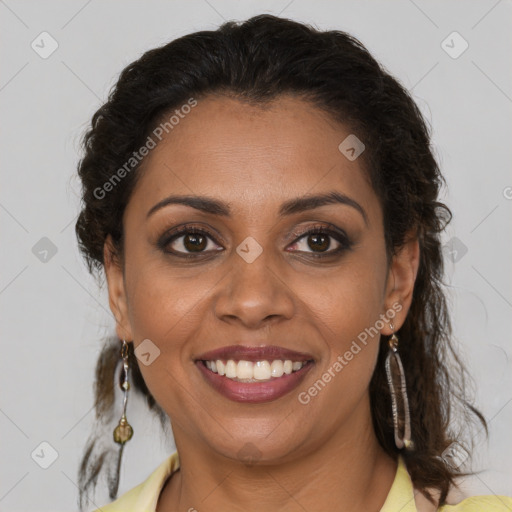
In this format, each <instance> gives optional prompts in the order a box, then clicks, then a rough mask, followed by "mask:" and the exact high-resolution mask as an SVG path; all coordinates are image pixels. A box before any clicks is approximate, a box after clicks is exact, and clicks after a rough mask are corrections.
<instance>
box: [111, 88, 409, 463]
mask: <svg viewBox="0 0 512 512" xmlns="http://www.w3.org/2000/svg"><path fill="white" fill-rule="evenodd" d="M350 133H351V132H350V129H349V128H348V127H345V126H342V125H340V124H337V123H335V122H334V121H332V120H331V119H329V118H328V117H327V116H326V115H325V114H324V113H322V112H321V111H319V110H318V109H316V108H315V107H314V106H312V105H310V104H309V103H306V102H303V101H302V100H300V99H297V98H292V97H281V98H279V99H278V100H277V101H274V102H273V103H272V104H271V105H270V106H267V107H266V108H261V107H256V106H249V105H247V104H243V103H240V102H238V101H237V100H234V99H228V98H225V97H213V96H211V97H207V98H205V99H202V100H200V101H199V102H198V104H197V106H195V107H194V108H193V109H192V110H191V112H190V113H188V114H187V115H186V116H184V118H183V119H180V121H179V124H177V125H175V126H174V128H173V130H172V131H170V133H169V134H168V135H167V136H166V137H165V138H164V139H163V140H162V142H160V143H159V144H158V145H157V147H156V148H154V149H153V150H151V152H150V154H149V155H148V156H147V157H146V159H145V160H144V163H143V165H144V170H143V173H142V175H141V179H140V180H139V182H138V184H137V186H136V188H135V190H134V192H133V195H132V196H131V198H130V201H129V203H128V205H127V207H126V211H125V214H124V219H123V226H124V231H125V245H124V251H125V253H124V263H123V265H122V266H119V265H117V264H116V263H115V261H114V260H113V259H112V258H111V257H110V254H111V253H110V251H111V243H110V239H108V240H107V242H106V244H105V265H106V272H107V279H108V285H109V296H110V305H111V308H112V310H113V312H114V314H115V316H116V319H117V321H118V324H117V332H118V336H119V337H120V339H122V338H124V339H126V340H128V341H131V340H133V342H134V346H135V350H136V353H137V354H138V355H139V359H140V361H139V366H140V369H141V371H142V374H143V377H144V380H145V381H146V384H147V385H148V388H149V389H150V391H151V393H152V394H153V396H154V397H155V399H156V400H157V402H158V403H159V404H160V405H161V406H162V407H163V409H164V410H165V411H166V412H167V414H168V415H169V417H170V418H171V422H172V426H173V430H174V434H175V439H176V443H177V446H178V447H179V446H180V444H181V445H183V446H185V445H187V444H188V445H189V446H193V447H197V448H199V449H201V450H202V452H203V453H208V452H209V453H212V454H213V453H216V454H221V455H223V456H226V457H228V458H232V459H240V458H244V457H245V456H246V455H249V456H251V453H250V452H251V451H252V452H253V454H252V455H253V456H254V457H255V458H260V459H261V460H265V461H268V462H277V461H285V460H288V459H290V460H291V459H292V458H294V457H297V456H300V455H301V454H305V453H307V452H312V451H313V450H316V449H318V447H319V446H321V445H322V444H325V443H326V442H327V440H329V439H333V438H337V439H338V440H341V441H342V442H350V441H351V439H353V436H354V435H357V432H358V431H361V428H363V429H364V428H366V427H368V426H369V425H371V411H370V406H369V398H368V396H369V395H368V386H369V382H370V379H371V376H372V373H373V371H374V368H375V363H376V357H377V353H378V346H379V340H380V334H390V333H391V332H392V331H391V329H390V327H389V322H390V321H392V322H393V324H394V329H395V331H397V330H398V329H399V328H400V326H401V325H402V323H403V321H404V319H405V316H406V314H407V310H408V308H409V305H410V300H411V297H412V288H413V284H414V280H415V277H416V271H417V263H418V246H417V243H416V242H415V243H412V242H411V243H410V244H408V245H406V246H404V248H403V249H402V251H400V252H399V253H398V255H397V256H395V257H394V258H393V260H392V261H391V262H390V263H389V265H388V261H387V259H386V250H385V243H384V231H383V221H382V211H381V207H380V205H379V201H378V198H377V196H376V195H375V193H374V191H373V189H372V188H371V186H370V184H369V181H368V179H367V176H366V174H365V171H364V169H363V166H362V159H361V158H357V159H355V160H349V159H348V158H346V156H345V155H344V154H342V153H341V152H340V150H339V149H338V146H339V145H340V143H341V142H342V141H343V140H344V139H345V138H346V137H347V136H348V135H350ZM170 196H173V197H174V200H172V201H171V200H169V201H167V202H166V199H168V198H169V197H170ZM185 196H189V197H190V196H193V197H194V198H196V199H197V198H202V199H208V201H203V202H199V201H196V202H195V203H190V204H184V202H183V198H184V197H185ZM312 196H324V200H318V201H308V200H307V199H309V198H310V197H312ZM327 196H330V197H331V198H333V197H334V198H335V199H331V200H330V201H326V200H325V197H327ZM390 311H392V313H390ZM383 315H387V316H383ZM386 318H387V319H388V321H386ZM383 319H384V321H383ZM364 333H366V336H365V335H364ZM143 354H144V355H143ZM210 361H214V362H215V363H211V362H210ZM218 361H220V363H218ZM239 361H241V362H239ZM274 361H276V362H275V363H274ZM286 361H291V363H290V362H288V363H287V362H286ZM293 363H295V364H293ZM290 366H291V367H292V368H290ZM290 371H291V373H290ZM223 372H224V373H226V374H227V375H226V374H225V375H221V374H222V373H223Z"/></svg>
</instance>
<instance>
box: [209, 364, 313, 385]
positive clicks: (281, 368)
mask: <svg viewBox="0 0 512 512" xmlns="http://www.w3.org/2000/svg"><path fill="white" fill-rule="evenodd" d="M305 364H306V361H291V360H289V359H286V360H284V361H283V360H281V359H276V360H274V361H272V363H269V362H268V361H257V362H255V363H253V362H252V361H245V360H243V359H242V360H240V361H234V360H233V359H229V360H228V361H226V362H224V361H222V360H220V359H217V360H216V361H205V365H206V367H207V368H208V369H209V370H211V371H212V372H214V373H218V374H219V375H224V376H226V377H227V378H228V379H235V380H240V381H244V382H256V381H262V380H270V379H271V378H278V377H282V376H283V375H285V374H286V375H290V373H292V372H296V371H298V370H300V369H301V368H302V367H303V366H304V365H305Z"/></svg>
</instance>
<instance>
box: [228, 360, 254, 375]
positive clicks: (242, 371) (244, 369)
mask: <svg viewBox="0 0 512 512" xmlns="http://www.w3.org/2000/svg"><path fill="white" fill-rule="evenodd" d="M228 362H229V361H228ZM252 366H253V364H252V363H251V362H250V361H238V364H237V365H236V377H237V378H238V379H252V378H254V371H253V369H252Z"/></svg>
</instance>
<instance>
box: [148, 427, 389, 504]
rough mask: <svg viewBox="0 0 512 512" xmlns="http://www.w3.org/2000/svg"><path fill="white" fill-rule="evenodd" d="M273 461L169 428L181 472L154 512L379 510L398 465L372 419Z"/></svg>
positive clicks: (167, 486)
mask: <svg viewBox="0 0 512 512" xmlns="http://www.w3.org/2000/svg"><path fill="white" fill-rule="evenodd" d="M356 424H358V428H344V429H343V431H340V432H337V433H336V434H335V435H333V436H332V437H331V438H330V439H329V440H328V442H323V444H322V445H321V446H319V447H315V448H313V449H311V450H310V451H308V453H307V454H301V456H300V457H298V458H295V459H294V460H289V461H287V462H284V463H280V464H272V463H268V464H260V463H258V464H254V465H246V464H243V463H241V462H240V461H234V460H232V459H229V458H226V457H224V456H222V455H219V454H217V453H215V452H212V451H211V450H208V448H207V447H205V446H202V447H201V446H200V444H199V443H198V442H197V440H190V439H189V438H188V437H187V436H186V435H184V434H185V432H181V431H180V430H179V429H177V430H175V432H174V435H175V439H176V446H177V447H178V453H179V455H180V470H179V471H178V472H176V473H175V474H174V475H173V476H172V478H170V479H169V480H168V482H167V484H166V485H165V487H164V489H163V491H162V493H161V495H160V500H159V502H158V507H157V511H158V512H171V511H172V512H176V511H184V512H191V511H194V510H196V511H199V512H209V511H218V510H244V511H246V510H251V511H255V512H260V511H261V512H263V511H265V512H267V511H268V510H286V511H290V512H295V511H297V512H299V511H300V512H304V510H339V511H352V510H365V511H368V512H378V511H379V510H380V509H381V507H382V505H383V504H384V501H385V500H386V497H387V495H388V493H389V490H390V488H391V485H392V483H393V480H394V477H395V473H396V469H397V464H396V462H395V461H394V460H393V459H392V458H391V457H389V456H388V455H387V454H386V453H385V452H384V451H383V450H382V448H381V447H380V445H379V443H378V441H377V439H376V437H375V433H374V431H373V427H372V425H371V419H370V418H369V421H367V422H366V423H365V425H364V427H363V428H361V422H360V421H358V422H356Z"/></svg>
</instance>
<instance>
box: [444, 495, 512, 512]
mask: <svg viewBox="0 0 512 512" xmlns="http://www.w3.org/2000/svg"><path fill="white" fill-rule="evenodd" d="M511 511H512V498H511V497H508V496H494V495H492V496H472V497H470V498H466V499H464V500H462V501H461V502H460V503H457V504H456V505H444V506H443V507H440V508H439V512H511Z"/></svg>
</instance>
